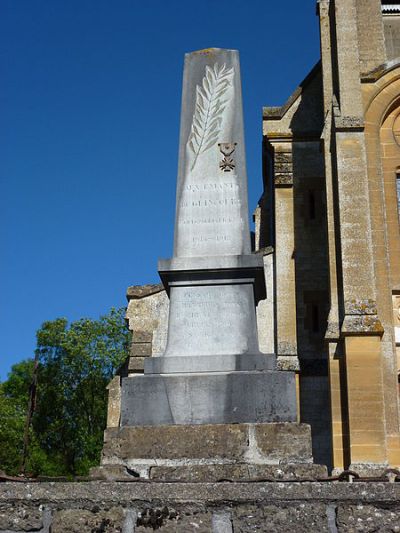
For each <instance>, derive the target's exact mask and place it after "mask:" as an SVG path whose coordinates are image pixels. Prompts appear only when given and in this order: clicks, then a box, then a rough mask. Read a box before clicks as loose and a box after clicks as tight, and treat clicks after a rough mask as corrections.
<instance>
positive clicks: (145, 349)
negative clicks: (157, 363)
mask: <svg viewBox="0 0 400 533" xmlns="http://www.w3.org/2000/svg"><path fill="white" fill-rule="evenodd" d="M150 355H151V344H150V343H149V342H140V343H138V342H133V343H132V345H131V356H132V357H148V356H150Z"/></svg>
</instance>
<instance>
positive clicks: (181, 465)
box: [92, 423, 326, 481]
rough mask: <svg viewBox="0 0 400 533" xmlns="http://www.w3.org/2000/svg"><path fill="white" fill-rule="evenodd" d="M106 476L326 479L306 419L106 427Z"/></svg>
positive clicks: (101, 472)
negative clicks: (314, 460)
mask: <svg viewBox="0 0 400 533" xmlns="http://www.w3.org/2000/svg"><path fill="white" fill-rule="evenodd" d="M92 475H93V476H94V477H97V478H99V477H100V478H101V479H108V480H117V479H121V480H124V479H133V478H135V477H141V478H147V479H154V480H164V481H165V480H176V481H178V480H184V481H217V480H220V479H258V478H274V479H300V478H310V477H312V478H314V479H315V478H322V477H324V476H326V468H325V467H323V466H319V465H314V464H313V463H312V453H311V433H310V427H309V426H308V425H306V424H297V423H275V424H274V423H271V424H205V425H187V426H183V425H182V426H178V425H175V426H158V427H151V426H144V427H143V426H136V427H123V428H115V429H114V428H113V429H107V430H106V432H105V440H104V447H103V456H102V467H101V468H100V469H93V471H92Z"/></svg>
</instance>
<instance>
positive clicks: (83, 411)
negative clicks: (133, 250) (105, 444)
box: [0, 309, 130, 475]
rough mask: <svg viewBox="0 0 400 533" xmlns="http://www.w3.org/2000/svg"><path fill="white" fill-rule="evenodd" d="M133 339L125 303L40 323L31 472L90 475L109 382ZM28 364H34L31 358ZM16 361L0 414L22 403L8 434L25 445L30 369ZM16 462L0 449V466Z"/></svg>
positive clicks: (100, 435)
mask: <svg viewBox="0 0 400 533" xmlns="http://www.w3.org/2000/svg"><path fill="white" fill-rule="evenodd" d="M129 342H130V332H129V331H128V329H127V328H126V326H125V320H124V309H118V310H115V309H112V310H111V311H110V313H109V314H108V315H105V316H102V317H100V318H99V319H98V320H91V319H81V320H78V321H76V322H72V323H71V324H68V322H67V320H66V319H63V318H60V319H57V320H53V321H50V322H45V323H44V324H43V325H42V327H41V329H40V330H39V331H38V332H37V357H38V361H39V366H38V384H37V398H36V406H35V412H34V416H33V423H32V430H31V438H30V446H29V456H28V461H27V471H28V472H29V471H31V472H32V473H33V474H44V475H86V474H87V473H88V470H89V468H90V467H91V466H93V465H96V464H98V462H99V458H100V451H101V448H102V440H103V430H104V427H105V424H106V412H107V394H106V386H107V384H108V382H109V381H110V379H111V377H112V376H113V375H114V373H115V371H116V370H117V368H118V367H119V366H120V365H121V364H122V363H123V362H124V361H125V359H126V357H127V355H128V349H129ZM21 364H22V363H21ZM29 364H30V365H31V369H30V370H32V365H33V363H32V362H27V363H26V365H29ZM16 367H18V365H15V366H14V367H13V369H12V371H11V373H10V375H9V378H8V380H7V381H6V382H5V383H3V384H2V389H0V393H2V392H1V391H2V390H3V389H4V392H3V393H2V394H3V395H2V396H1V395H0V402H1V398H3V399H4V401H3V403H4V406H3V407H2V405H1V404H0V418H1V417H2V413H3V412H4V413H5V412H6V410H7V409H9V410H10V409H13V408H15V406H16V405H18V406H19V405H20V406H21V408H20V409H19V410H18V411H17V412H18V416H19V418H14V426H15V427H14V426H12V424H11V422H10V423H9V426H10V427H9V430H8V435H9V437H6V440H7V438H8V439H9V440H10V441H11V439H12V438H14V441H15V442H18V450H21V447H22V440H23V435H22V434H23V425H24V417H25V416H26V409H27V404H28V397H27V395H28V390H29V384H30V379H31V377H30V373H29V371H28V372H25V373H24V369H23V368H22V367H21V368H19V367H18V368H16ZM24 368H25V367H24ZM13 402H14V403H13ZM3 409H4V410H3ZM11 419H12V416H11V415H10V417H9V420H10V421H11ZM13 427H14V429H12V428H13ZM21 428H22V433H21ZM5 444H6V443H5ZM16 463H18V461H13V463H12V465H11V464H10V463H7V462H5V461H4V462H3V458H2V457H1V455H0V468H3V469H5V470H8V471H10V472H15V466H14V465H15V464H16ZM2 465H4V466H2Z"/></svg>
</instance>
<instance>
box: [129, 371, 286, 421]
mask: <svg viewBox="0 0 400 533" xmlns="http://www.w3.org/2000/svg"><path fill="white" fill-rule="evenodd" d="M296 411H297V408H296V390H295V376H294V373H292V372H277V371H276V372H274V371H263V372H257V371H255V372H244V371H243V372H230V373H222V372H215V373H197V374H145V375H143V376H139V377H127V378H123V379H122V400H121V426H140V425H143V426H157V425H165V424H224V423H228V424H231V423H234V424H235V423H243V422H250V423H256V422H260V423H261V422H294V421H295V420H296V418H297V414H296Z"/></svg>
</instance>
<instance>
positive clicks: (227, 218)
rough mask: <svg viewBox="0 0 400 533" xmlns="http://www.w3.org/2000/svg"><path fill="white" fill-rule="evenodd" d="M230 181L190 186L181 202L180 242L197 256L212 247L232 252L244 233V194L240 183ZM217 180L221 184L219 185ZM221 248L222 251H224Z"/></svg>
mask: <svg viewBox="0 0 400 533" xmlns="http://www.w3.org/2000/svg"><path fill="white" fill-rule="evenodd" d="M232 178H233V179H232V180H231V181H226V180H223V181H220V180H218V178H214V180H213V181H207V182H203V183H188V184H186V185H185V187H184V189H183V191H182V195H181V198H180V200H179V204H178V207H179V218H178V220H177V224H178V228H180V233H179V235H180V239H181V242H182V241H183V240H184V242H185V243H186V244H187V245H189V246H190V248H195V249H196V250H198V253H201V252H202V250H203V249H204V252H207V251H210V246H211V247H213V246H214V247H215V252H214V253H216V252H217V251H218V250H219V251H221V250H222V251H223V247H224V245H226V246H227V247H228V248H227V249H226V252H227V253H229V252H230V243H232V240H233V239H236V238H237V237H238V236H239V235H240V233H241V194H240V188H239V185H238V183H237V182H236V181H235V179H234V176H232ZM217 180H218V181H217ZM221 246H222V248H221Z"/></svg>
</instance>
